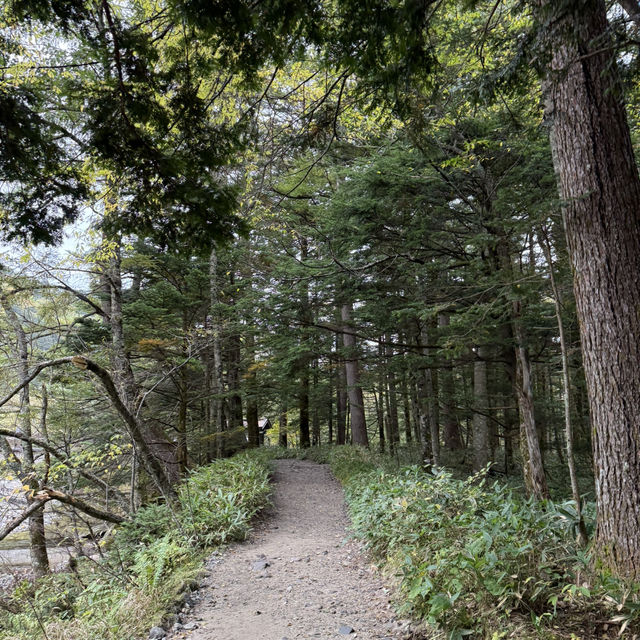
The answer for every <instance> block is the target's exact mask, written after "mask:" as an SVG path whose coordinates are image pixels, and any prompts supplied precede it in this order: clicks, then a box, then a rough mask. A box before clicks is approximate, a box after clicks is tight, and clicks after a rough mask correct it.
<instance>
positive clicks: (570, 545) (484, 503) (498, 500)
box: [328, 447, 588, 638]
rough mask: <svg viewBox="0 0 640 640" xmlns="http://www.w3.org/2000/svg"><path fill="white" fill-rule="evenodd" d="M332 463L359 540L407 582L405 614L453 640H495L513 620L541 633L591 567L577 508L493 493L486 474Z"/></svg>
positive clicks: (336, 458) (372, 461) (355, 456)
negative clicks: (577, 538)
mask: <svg viewBox="0 0 640 640" xmlns="http://www.w3.org/2000/svg"><path fill="white" fill-rule="evenodd" d="M328 457H329V460H330V463H331V466H332V469H333V470H334V473H335V475H336V476H337V477H338V478H339V479H340V480H341V481H342V482H343V484H344V486H345V493H346V497H347V502H348V504H349V509H350V513H351V518H352V522H353V530H354V532H355V534H356V535H357V536H358V537H359V538H360V539H362V540H363V541H364V542H365V543H366V545H367V547H368V548H369V549H370V551H371V552H372V553H373V555H374V556H375V557H376V558H378V559H379V560H380V561H381V563H382V564H383V565H384V566H385V567H386V568H387V569H388V570H389V571H391V572H393V573H394V574H395V575H397V576H398V577H399V578H400V580H399V589H400V596H401V597H400V598H399V600H400V601H401V602H402V605H401V609H402V610H403V611H404V612H405V613H411V614H412V615H414V616H415V617H418V618H419V619H422V620H423V621H425V622H426V623H428V624H430V625H434V626H438V627H440V628H441V629H445V630H447V631H448V634H449V637H450V638H461V637H463V636H466V635H470V634H475V633H480V634H485V633H486V634H487V637H491V633H492V632H493V631H495V628H496V624H497V621H498V620H500V619H502V620H506V619H507V618H509V617H510V616H511V615H512V614H513V613H518V614H519V615H521V616H522V617H523V618H524V619H530V620H533V621H534V623H535V624H534V625H533V628H534V629H535V627H536V625H538V626H539V625H540V624H541V623H542V622H543V621H545V620H546V619H548V618H550V617H551V616H552V615H553V613H554V612H555V609H556V606H557V603H558V598H560V599H562V598H563V597H566V598H570V597H573V596H575V595H576V592H575V591H574V592H571V590H570V589H568V588H567V585H574V584H575V575H574V572H575V570H576V566H577V565H580V566H581V567H582V569H583V570H584V569H585V567H587V566H588V561H585V559H584V554H582V560H580V554H579V552H578V550H577V549H576V547H575V544H574V539H573V535H572V527H573V524H574V522H573V520H572V517H571V514H572V510H571V507H570V505H569V504H565V505H555V504H553V503H551V502H543V503H540V502H536V501H534V500H531V499H526V498H524V497H522V496H520V495H518V494H517V493H515V492H514V491H512V490H511V489H509V488H507V487H505V486H502V485H500V484H498V483H496V484H493V485H491V486H488V485H487V483H486V481H485V480H484V476H482V475H477V476H473V477H470V478H467V479H456V478H454V477H453V476H452V475H451V474H450V473H448V472H446V471H444V470H438V471H437V472H436V473H435V474H432V473H428V472H426V471H425V470H423V469H422V468H420V467H418V466H409V467H404V468H401V469H397V468H395V466H394V464H393V461H392V460H390V459H389V458H386V459H385V458H384V457H380V456H378V455H376V454H373V453H371V452H368V451H366V450H362V449H360V448H357V447H356V448H353V447H338V448H335V449H334V450H333V451H332V452H331V453H330V454H329V456H328ZM381 467H382V468H381ZM574 511H575V510H574ZM563 589H565V591H563ZM578 595H580V594H578ZM530 626H531V625H530ZM519 637H524V636H522V635H520V636H519ZM531 637H532V636H531Z"/></svg>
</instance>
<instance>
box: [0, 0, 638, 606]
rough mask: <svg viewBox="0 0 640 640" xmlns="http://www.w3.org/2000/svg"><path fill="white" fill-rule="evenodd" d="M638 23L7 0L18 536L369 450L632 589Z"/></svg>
mask: <svg viewBox="0 0 640 640" xmlns="http://www.w3.org/2000/svg"><path fill="white" fill-rule="evenodd" d="M636 4H637V3H636V2H618V3H615V2H611V3H604V2H597V1H594V0H589V1H585V2H577V1H573V0H572V1H569V0H565V1H563V2H558V3H552V2H545V1H543V0H540V1H538V2H519V1H516V0H513V1H512V0H504V1H498V2H494V1H492V2H455V1H453V0H451V1H448V2H442V1H440V2H438V1H436V2H433V1H428V0H424V1H414V0H411V1H406V2H397V3H387V2H370V3H360V2H355V1H353V2H352V1H343V2H317V3H316V2H298V1H296V0H270V1H265V2H261V3H257V4H253V3H249V2H246V3H245V2H214V3H210V4H205V3H200V2H197V1H195V0H188V1H187V0H184V1H177V0H172V1H167V2H160V1H159V2H151V1H142V0H136V1H134V0H131V1H124V0H122V1H121V2H113V1H112V2H109V1H107V0H102V1H100V2H85V1H83V0H50V1H48V2H44V3H43V2H35V1H34V2H30V1H29V0H20V1H17V0H16V1H11V2H5V3H4V4H3V8H2V22H1V23H0V34H1V38H0V60H1V61H2V64H1V75H0V113H1V120H0V141H1V145H2V147H1V149H0V180H2V187H1V188H0V213H1V223H2V228H3V233H4V238H5V240H6V244H5V245H4V249H3V264H2V271H1V276H2V282H1V289H0V303H1V304H2V313H1V314H0V342H1V344H0V349H1V351H0V364H1V366H2V371H3V376H2V381H1V383H0V385H1V386H0V396H2V399H0V407H1V409H0V411H1V412H2V413H0V434H2V436H3V439H2V441H0V447H2V451H3V456H4V470H5V475H6V477H7V478H9V479H11V480H16V479H17V480H18V481H19V486H20V487H21V489H19V491H20V492H21V493H23V494H24V497H25V499H26V502H25V510H24V511H22V512H21V514H20V515H19V516H18V517H17V518H16V519H15V520H13V521H12V522H10V523H8V525H7V526H6V527H5V529H4V530H3V531H2V532H0V537H2V538H4V537H6V536H7V535H10V534H11V532H12V531H14V529H15V528H17V527H18V526H19V525H20V523H21V522H27V521H28V525H29V543H30V548H31V553H32V560H33V569H34V572H35V574H36V575H44V574H46V573H47V572H48V570H49V561H48V558H47V553H46V533H45V524H44V521H45V516H44V513H46V511H47V510H49V509H51V505H55V507H54V509H55V510H56V513H58V516H57V517H58V518H59V519H60V520H61V521H62V522H64V523H65V525H64V527H65V531H66V534H68V535H75V536H76V537H77V536H79V535H81V533H80V531H81V530H82V534H84V532H85V529H86V527H87V525H89V528H90V529H91V527H95V526H96V521H102V522H109V523H120V522H122V521H124V520H128V519H130V518H131V517H132V516H133V514H135V513H136V512H137V511H138V510H140V509H141V508H142V507H143V506H145V505H148V504H149V502H150V501H152V500H156V499H158V496H162V499H163V500H165V501H166V502H167V503H169V504H170V503H172V502H173V503H175V502H176V500H177V499H178V496H177V494H178V491H179V490H178V489H177V487H178V486H179V484H178V483H179V481H180V480H181V479H183V478H185V477H187V476H188V473H189V470H190V469H193V468H195V467H197V466H198V465H202V464H206V463H209V462H211V461H213V460H216V459H219V458H225V457H227V456H230V455H231V454H233V453H235V452H237V451H240V450H242V449H245V448H254V447H258V446H259V445H260V444H262V443H263V440H264V438H267V439H268V441H269V442H270V443H271V444H279V445H280V446H282V447H287V446H296V447H301V448H307V447H311V446H317V445H321V444H327V443H329V444H331V443H335V444H345V443H353V444H356V445H362V446H364V447H370V448H372V449H376V450H379V451H380V452H387V453H389V454H391V455H392V456H396V459H397V460H398V461H400V460H402V461H408V460H410V459H413V460H420V461H422V464H423V465H424V466H427V467H428V468H429V469H432V470H436V469H439V468H442V467H444V468H448V469H453V470H455V471H456V473H461V472H462V473H474V472H476V473H477V472H480V473H483V474H488V475H489V476H490V477H496V478H500V479H504V480H507V481H509V482H512V483H513V484H514V485H518V484H520V485H521V486H522V487H523V489H524V492H525V493H526V495H527V496H530V497H531V498H533V499H534V501H543V500H545V499H547V498H549V497H553V498H555V499H558V500H563V499H569V498H570V499H572V500H573V503H572V506H571V507H570V509H571V510H570V516H568V517H570V518H571V519H572V521H573V522H574V524H575V527H576V530H575V533H576V538H577V540H578V542H579V547H584V546H585V545H586V544H587V542H589V543H590V547H589V548H590V549H591V552H592V554H593V558H594V563H595V566H596V567H598V568H599V569H603V570H606V571H607V572H610V573H611V575H613V576H617V577H620V578H622V579H626V580H630V581H634V580H636V579H637V578H638V567H639V566H640V546H639V545H638V542H637V541H638V540H640V537H639V536H638V535H637V534H638V533H640V532H639V531H638V528H639V527H640V518H639V517H638V514H640V495H638V492H637V489H636V487H637V486H638V483H637V481H638V480H639V479H640V457H639V456H638V455H637V453H638V446H639V442H640V440H639V434H640V429H639V427H640V423H639V420H640V417H639V415H638V411H639V410H638V408H637V397H638V394H639V392H640V379H639V378H640V367H639V366H638V364H637V363H638V358H637V357H636V356H637V355H640V354H638V349H640V346H639V345H640V315H639V314H638V313H637V309H638V304H639V300H640V292H639V291H638V288H639V287H640V280H639V279H638V278H637V273H638V267H639V266H640V265H639V262H640V225H639V224H638V214H637V210H638V206H637V205H638V202H639V201H640V180H638V176H637V169H636V165H635V159H634V155H633V151H634V145H635V144H636V139H637V134H638V122H637V109H636V107H637V101H638V99H639V95H638V88H637V77H638V74H637V60H638V57H637V46H638V40H637V28H638V21H639V20H640V18H639V16H640V5H639V6H636ZM625 105H627V111H626V115H625ZM627 123H628V126H627ZM65 230H66V231H65ZM65 233H66V234H67V236H66V240H65V239H64V238H65V235H64V234H65ZM69 236H73V238H74V239H71V238H70V237H69ZM63 241H64V243H63V247H68V246H70V245H74V247H75V248H74V249H73V251H71V252H70V253H69V252H65V251H63V250H61V249H59V248H58V249H55V248H52V247H54V246H55V245H60V243H61V242H63ZM47 247H48V248H47ZM585 373H586V376H585ZM265 418H267V419H269V421H270V423H271V424H272V425H273V426H272V428H271V429H269V430H268V431H267V432H266V434H265V433H263V432H262V431H261V429H260V424H261V421H262V420H263V419H265ZM594 434H595V435H594ZM594 469H595V483H594ZM585 500H586V501H587V502H588V503H594V502H595V504H596V509H597V527H596V529H595V531H594V529H593V526H594V525H593V520H592V518H590V517H589V518H586V519H585V518H583V515H582V507H583V503H584V501H585ZM45 505H48V506H45ZM591 509H592V506H591V504H588V505H587V510H588V511H590V510H591ZM83 520H84V523H83V524H81V525H80V529H79V528H78V526H79V524H78V523H79V522H82V521H83ZM74 523H75V524H74ZM74 531H75V533H74ZM14 535H15V534H14ZM594 535H595V537H594ZM630 584H634V583H633V582H630ZM634 589H635V587H634V588H633V589H632V591H633V590H634ZM633 592H634V593H635V591H633ZM634 597H635V596H634ZM630 601H631V600H630Z"/></svg>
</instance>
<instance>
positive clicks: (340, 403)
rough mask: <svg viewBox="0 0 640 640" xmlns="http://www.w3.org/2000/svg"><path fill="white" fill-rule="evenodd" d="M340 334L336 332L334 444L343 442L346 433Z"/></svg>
mask: <svg viewBox="0 0 640 640" xmlns="http://www.w3.org/2000/svg"><path fill="white" fill-rule="evenodd" d="M341 343H342V334H341V333H338V334H336V352H337V362H338V366H337V367H336V444H345V443H346V435H347V383H346V380H345V371H344V363H343V359H342V346H343V345H342V344H341Z"/></svg>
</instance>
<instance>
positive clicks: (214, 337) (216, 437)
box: [209, 245, 225, 458]
mask: <svg viewBox="0 0 640 640" xmlns="http://www.w3.org/2000/svg"><path fill="white" fill-rule="evenodd" d="M219 305H220V286H219V284H218V253H217V250H216V247H215V245H214V246H213V247H212V248H211V253H210V255H209V312H210V314H211V356H210V361H211V365H210V371H209V375H210V387H211V396H212V397H211V413H210V419H211V424H210V427H209V431H210V436H211V442H212V443H213V444H214V446H213V447H210V452H211V453H215V456H216V457H218V458H222V457H223V456H224V454H225V451H224V448H225V443H224V433H223V432H224V428H223V415H222V394H223V391H224V383H223V378H222V350H221V347H220V340H221V337H222V323H221V321H220V311H219Z"/></svg>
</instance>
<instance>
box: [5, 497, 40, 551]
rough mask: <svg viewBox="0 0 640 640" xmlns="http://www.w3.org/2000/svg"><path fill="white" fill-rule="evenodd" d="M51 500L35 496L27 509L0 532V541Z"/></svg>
mask: <svg viewBox="0 0 640 640" xmlns="http://www.w3.org/2000/svg"><path fill="white" fill-rule="evenodd" d="M49 500H51V498H50V497H49V496H47V495H38V496H35V498H34V502H32V503H31V504H30V505H29V507H28V508H27V509H25V510H24V511H23V512H22V513H21V514H20V515H18V516H16V517H15V518H14V519H13V520H12V521H11V522H10V523H9V524H7V526H6V527H5V528H4V529H2V531H0V540H4V539H5V538H6V537H7V536H8V535H9V534H10V533H11V532H12V531H13V530H14V529H16V528H17V527H19V526H20V525H21V524H22V523H23V522H24V521H25V520H26V519H27V518H29V516H32V515H33V514H34V513H35V512H36V511H37V510H38V509H42V507H44V505H45V504H46V503H47V502H49Z"/></svg>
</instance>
